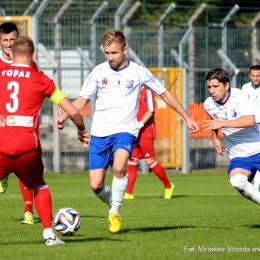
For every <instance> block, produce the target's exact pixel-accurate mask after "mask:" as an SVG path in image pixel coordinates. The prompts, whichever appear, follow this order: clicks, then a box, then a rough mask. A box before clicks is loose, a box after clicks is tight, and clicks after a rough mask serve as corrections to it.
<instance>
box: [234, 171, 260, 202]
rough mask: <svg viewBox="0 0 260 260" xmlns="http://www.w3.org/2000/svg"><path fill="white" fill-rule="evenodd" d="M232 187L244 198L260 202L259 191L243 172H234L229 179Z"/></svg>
mask: <svg viewBox="0 0 260 260" xmlns="http://www.w3.org/2000/svg"><path fill="white" fill-rule="evenodd" d="M230 183H231V185H232V187H233V188H235V189H237V190H238V191H239V192H240V193H241V194H242V195H243V196H244V197H245V198H247V199H249V200H252V201H254V202H255V203H257V204H260V192H259V191H258V189H257V188H255V187H254V185H253V184H251V183H250V182H248V178H247V177H246V176H245V175H244V174H240V173H239V174H236V175H234V176H233V177H232V178H231V179H230Z"/></svg>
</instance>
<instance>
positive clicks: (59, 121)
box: [54, 115, 66, 130]
mask: <svg viewBox="0 0 260 260" xmlns="http://www.w3.org/2000/svg"><path fill="white" fill-rule="evenodd" d="M65 121H66V119H65V118H64V117H63V116H62V115H61V116H59V117H58V118H56V119H55V120H54V125H55V128H56V129H57V130H62V129H63V128H64V127H65V126H66V125H65V124H64V122H65Z"/></svg>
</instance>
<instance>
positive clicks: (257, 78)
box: [242, 65, 260, 189]
mask: <svg viewBox="0 0 260 260" xmlns="http://www.w3.org/2000/svg"><path fill="white" fill-rule="evenodd" d="M249 78H250V79H251V81H250V82H248V83H246V84H244V85H243V86H242V91H244V92H245V93H246V94H247V96H248V98H249V99H250V101H251V102H252V105H253V107H254V109H255V120H256V123H257V125H258V126H259V128H260V66H259V65H254V66H252V67H251V68H250V70H249ZM254 186H255V187H256V188H257V189H259V186H260V172H259V171H257V172H256V174H255V178H254Z"/></svg>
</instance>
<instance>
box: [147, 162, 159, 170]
mask: <svg viewBox="0 0 260 260" xmlns="http://www.w3.org/2000/svg"><path fill="white" fill-rule="evenodd" d="M157 163H158V162H157V161H154V162H153V163H152V164H150V165H149V167H150V168H151V169H152V168H153V167H155V166H156V164H157Z"/></svg>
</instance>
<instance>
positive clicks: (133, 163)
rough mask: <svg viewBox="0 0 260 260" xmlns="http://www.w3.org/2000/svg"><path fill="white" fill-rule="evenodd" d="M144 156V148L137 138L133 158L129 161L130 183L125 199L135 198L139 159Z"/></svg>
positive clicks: (128, 173) (128, 174)
mask: <svg viewBox="0 0 260 260" xmlns="http://www.w3.org/2000/svg"><path fill="white" fill-rule="evenodd" d="M142 157H143V155H142V149H141V147H140V145H139V140H137V142H136V144H135V147H134V148H133V150H132V154H131V159H129V160H128V163H127V176H128V184H127V188H126V192H125V195H124V199H128V200H130V199H134V194H133V193H134V185H135V181H136V178H137V171H138V161H139V159H142Z"/></svg>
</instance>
